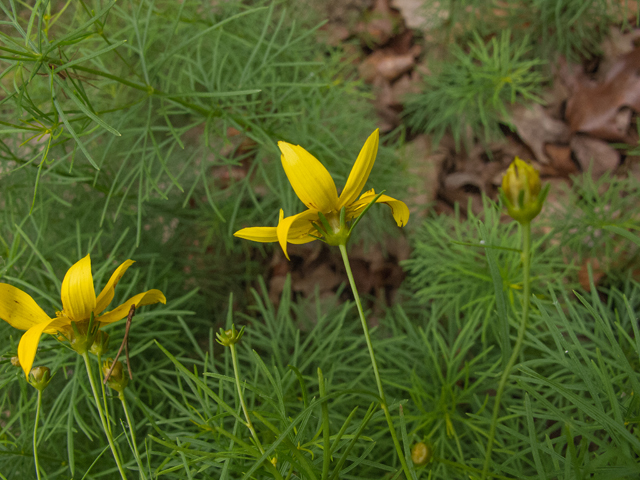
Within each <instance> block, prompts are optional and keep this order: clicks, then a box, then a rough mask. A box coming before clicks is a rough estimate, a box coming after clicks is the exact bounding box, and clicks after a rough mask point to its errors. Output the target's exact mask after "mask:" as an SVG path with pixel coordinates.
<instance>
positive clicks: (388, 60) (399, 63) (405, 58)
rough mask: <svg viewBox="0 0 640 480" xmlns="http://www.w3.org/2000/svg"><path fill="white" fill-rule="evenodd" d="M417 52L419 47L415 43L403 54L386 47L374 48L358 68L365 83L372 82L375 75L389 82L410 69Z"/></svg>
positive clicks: (418, 52)
mask: <svg viewBox="0 0 640 480" xmlns="http://www.w3.org/2000/svg"><path fill="white" fill-rule="evenodd" d="M419 54H420V47H419V46H417V45H416V46H414V47H412V48H411V50H409V52H408V53H405V54H403V55H398V54H397V53H394V52H393V51H390V50H387V49H383V50H376V51H375V52H373V53H372V54H371V55H369V56H368V57H367V58H366V59H365V60H364V62H362V64H360V66H359V67H358V70H359V72H360V76H361V77H362V79H363V80H364V81H365V82H367V83H373V81H374V80H375V79H376V77H382V78H384V79H385V80H387V81H389V82H391V81H393V80H395V79H396V78H398V77H399V76H400V75H402V74H403V73H406V72H408V71H409V70H411V68H413V66H414V64H415V62H416V60H415V57H417V56H418V55H419Z"/></svg>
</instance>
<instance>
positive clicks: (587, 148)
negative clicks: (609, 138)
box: [570, 135, 620, 178]
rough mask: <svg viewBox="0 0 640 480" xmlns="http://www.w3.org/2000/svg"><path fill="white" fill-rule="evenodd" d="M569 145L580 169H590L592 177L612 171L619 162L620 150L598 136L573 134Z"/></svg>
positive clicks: (598, 176)
mask: <svg viewBox="0 0 640 480" xmlns="http://www.w3.org/2000/svg"><path fill="white" fill-rule="evenodd" d="M570 146H571V150H573V153H574V154H575V156H576V158H577V159H578V163H580V167H581V168H582V171H584V172H586V171H591V175H592V176H593V178H600V177H601V176H602V175H603V174H604V173H605V172H612V171H613V170H615V169H616V168H617V167H618V165H619V164H620V152H618V151H617V150H616V149H615V148H613V147H612V146H611V145H609V144H608V143H607V142H605V141H603V140H600V139H598V138H593V137H589V136H586V135H575V136H574V137H573V138H572V139H571V144H570Z"/></svg>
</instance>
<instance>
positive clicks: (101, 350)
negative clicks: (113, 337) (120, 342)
mask: <svg viewBox="0 0 640 480" xmlns="http://www.w3.org/2000/svg"><path fill="white" fill-rule="evenodd" d="M108 350H109V334H108V333H107V332H103V331H102V330H98V332H97V333H96V336H95V338H94V340H93V344H92V345H91V348H90V349H89V351H90V352H91V353H93V354H94V355H96V356H98V357H101V356H102V355H104V354H105V353H107V351H108Z"/></svg>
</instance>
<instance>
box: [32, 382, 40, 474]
mask: <svg viewBox="0 0 640 480" xmlns="http://www.w3.org/2000/svg"><path fill="white" fill-rule="evenodd" d="M41 406H42V391H41V390H38V406H37V407H36V423H35V424H34V425H33V461H34V462H35V464H36V477H37V478H38V480H40V462H39V461H38V423H39V422H40V407H41Z"/></svg>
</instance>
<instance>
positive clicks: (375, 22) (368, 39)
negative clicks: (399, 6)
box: [356, 0, 402, 46]
mask: <svg viewBox="0 0 640 480" xmlns="http://www.w3.org/2000/svg"><path fill="white" fill-rule="evenodd" d="M401 23H402V20H401V18H400V16H399V14H398V13H397V12H395V11H393V10H392V9H391V8H390V7H389V1H388V0H376V3H375V5H374V6H373V9H372V10H371V11H370V12H367V13H366V14H365V15H364V20H363V21H362V22H360V23H358V25H357V26H356V33H357V34H358V36H360V37H361V38H362V40H363V41H364V42H365V43H366V44H367V45H369V46H372V45H378V46H381V45H384V44H385V43H387V42H388V41H389V40H391V38H392V37H393V34H394V32H395V31H396V30H397V29H398V27H399V26H400V24H401Z"/></svg>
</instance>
